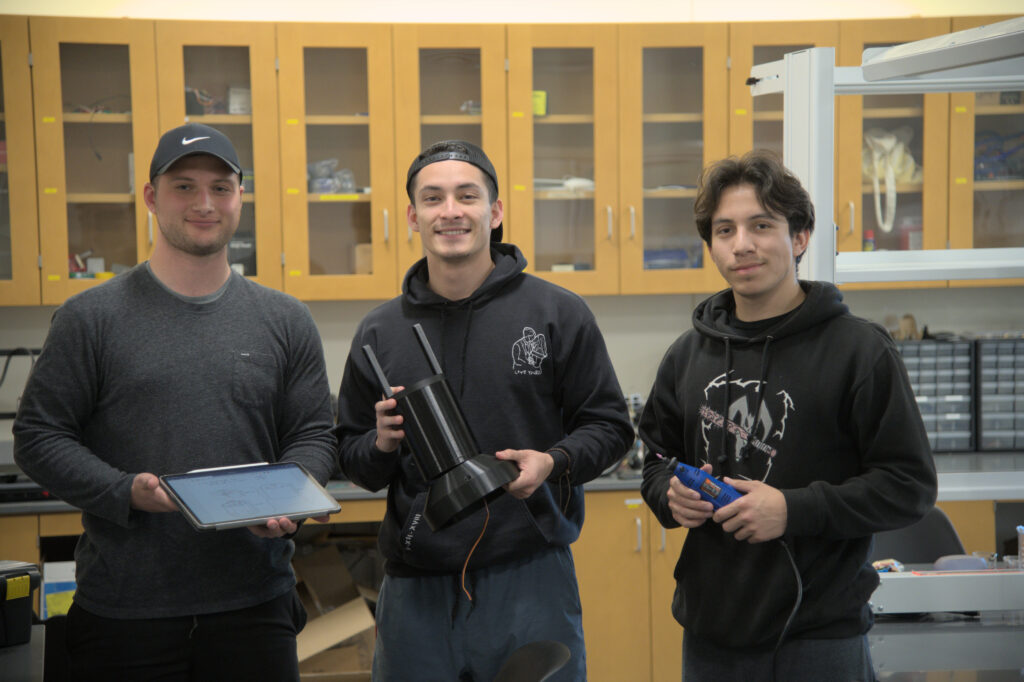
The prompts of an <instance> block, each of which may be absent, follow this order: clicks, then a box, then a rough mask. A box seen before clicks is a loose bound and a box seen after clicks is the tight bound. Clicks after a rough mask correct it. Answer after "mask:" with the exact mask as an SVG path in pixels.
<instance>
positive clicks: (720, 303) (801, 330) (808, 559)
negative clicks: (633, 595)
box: [639, 282, 937, 649]
mask: <svg viewBox="0 0 1024 682" xmlns="http://www.w3.org/2000/svg"><path fill="white" fill-rule="evenodd" d="M800 286H801V287H802V288H803V289H804V291H805V292H806V294H807V297H806V299H805V300H804V302H803V303H802V304H801V305H800V306H799V307H798V308H796V309H795V310H793V311H791V312H790V313H788V314H786V315H783V316H780V317H778V318H773V319H771V320H765V321H762V322H759V323H752V324H748V323H742V322H737V321H736V320H735V312H734V311H735V302H734V299H733V295H732V291H731V290H726V291H723V292H720V293H718V294H716V295H714V296H712V297H711V298H709V299H707V300H705V301H704V302H702V303H701V304H700V305H699V306H698V307H697V308H696V309H695V310H694V313H693V330H691V331H688V332H686V333H684V334H683V335H682V336H681V337H680V338H679V339H677V340H676V341H675V343H673V344H672V346H671V347H670V348H669V349H668V352H667V353H666V354H665V357H664V358H663V360H662V363H661V366H660V367H659V369H658V374H657V377H656V379H655V382H654V386H653V388H652V389H651V394H650V398H649V399H648V401H647V404H646V406H645V409H644V412H643V415H642V417H641V420H640V426H639V430H640V436H641V438H642V439H643V441H644V442H645V443H646V445H647V447H648V448H649V449H650V453H649V454H648V455H647V457H646V459H645V462H644V472H643V484H642V492H643V497H644V500H646V502H647V504H648V505H649V506H650V507H651V509H653V510H654V512H655V514H656V515H657V516H658V519H659V520H660V521H661V523H662V525H663V526H665V527H667V528H675V527H678V526H679V524H678V523H677V522H676V521H675V520H674V519H673V517H672V513H671V511H670V510H669V508H668V501H667V498H666V493H667V491H668V485H669V478H670V475H671V473H670V471H669V469H668V467H667V463H666V461H665V460H661V459H659V458H657V456H656V455H655V454H654V453H662V454H663V455H664V456H665V457H666V458H668V457H677V458H679V460H681V461H684V462H687V463H688V464H691V465H693V466H696V467H700V466H701V465H703V464H705V463H711V465H712V466H713V473H714V475H715V476H718V477H722V476H730V477H732V478H737V479H750V480H757V481H763V482H764V483H766V484H768V485H770V486H772V487H775V488H778V489H779V490H781V491H782V494H783V495H784V497H785V500H786V509H787V526H786V531H785V535H784V536H783V538H782V539H783V540H784V542H785V543H786V544H787V545H788V546H789V547H790V549H791V551H792V554H793V558H794V560H795V563H796V566H797V568H798V570H799V574H800V579H801V581H802V583H803V597H802V602H801V604H800V607H799V610H798V611H797V613H796V616H795V618H794V620H793V623H792V625H791V626H790V630H789V634H788V636H790V637H800V638H825V639H828V638H841V637H852V636H856V635H858V634H862V633H864V632H867V630H868V629H869V628H870V627H871V623H872V618H871V612H870V609H869V608H868V606H867V601H868V598H869V597H870V595H871V593H872V592H873V591H874V589H875V587H876V586H877V585H878V575H877V573H876V572H875V570H874V569H873V568H872V567H871V565H870V564H869V563H868V560H867V559H868V553H869V550H870V547H871V541H872V539H871V538H872V534H873V533H875V532H877V531H883V530H889V529H892V528H897V527H901V526H906V525H908V524H910V523H913V522H914V521H916V520H917V519H919V518H921V517H922V516H923V515H924V514H925V513H926V512H927V510H928V509H930V508H931V507H932V505H933V504H934V503H935V497H936V491H937V484H936V475H935V466H934V462H933V461H932V455H931V450H930V448H929V445H928V439H927V436H926V434H925V430H924V426H923V424H922V422H921V416H920V413H919V411H918V408H917V402H916V401H915V399H914V395H913V392H912V391H911V388H910V382H909V380H908V378H907V373H906V370H905V368H904V366H903V362H902V361H901V359H900V357H899V353H898V351H897V350H896V347H895V345H894V344H893V342H892V340H891V339H890V338H889V335H888V333H887V332H886V331H885V329H883V328H882V327H881V326H879V325H877V324H874V323H872V322H869V321H867V320H863V319H861V318H858V317H855V316H853V315H851V314H850V312H849V310H848V309H847V307H846V305H845V304H844V303H842V294H841V293H840V292H839V290H838V289H836V288H835V287H834V286H832V285H831V284H827V283H823V282H801V283H800ZM675 578H676V583H677V585H676V593H675V597H674V599H673V602H672V612H673V614H674V615H675V618H676V620H678V621H679V622H680V623H681V624H682V625H683V627H684V628H686V629H687V630H688V631H689V632H691V633H692V634H694V635H696V636H698V637H704V638H708V639H710V640H712V641H714V642H715V643H716V644H718V645H720V646H723V647H733V648H747V649H757V648H760V647H764V648H766V649H768V648H770V647H771V646H772V645H774V644H775V643H776V641H777V640H778V638H779V636H780V633H781V632H782V630H783V627H784V624H785V623H786V620H787V618H788V617H789V614H790V612H791V611H792V609H793V606H794V604H795V603H796V599H797V581H796V577H795V575H794V572H793V566H792V565H791V564H790V561H789V560H788V558H787V556H786V552H785V548H784V547H783V546H782V544H781V543H780V542H779V541H770V542H765V543H759V544H750V543H748V542H739V541H737V540H735V539H734V537H733V536H732V535H731V534H729V533H726V532H724V531H723V530H722V528H721V526H720V525H719V524H717V523H715V522H714V521H712V520H708V521H707V522H705V523H704V524H702V525H701V526H699V527H697V528H694V529H691V530H690V531H689V532H688V533H687V536H686V542H685V544H684V546H683V551H682V553H681V555H680V557H679V561H678V563H677V564H676V568H675Z"/></svg>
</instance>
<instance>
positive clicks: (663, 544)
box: [659, 526, 665, 552]
mask: <svg viewBox="0 0 1024 682" xmlns="http://www.w3.org/2000/svg"><path fill="white" fill-rule="evenodd" d="M659 551H662V552H664V551H665V526H662V527H661V549H660V550H659Z"/></svg>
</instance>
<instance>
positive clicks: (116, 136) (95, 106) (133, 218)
mask: <svg viewBox="0 0 1024 682" xmlns="http://www.w3.org/2000/svg"><path fill="white" fill-rule="evenodd" d="M29 29H30V37H31V44H32V58H33V82H34V83H35V86H34V89H33V103H34V105H35V136H36V137H35V139H36V155H37V165H38V188H37V192H38V195H37V196H38V205H39V241H40V253H41V254H42V302H43V303H44V304H57V303H61V302H62V301H64V299H66V298H67V297H69V296H71V295H72V294H74V293H77V292H79V291H83V290H84V289H86V288H88V287H90V286H93V285H94V284H96V282H97V281H101V280H97V279H94V278H93V277H92V276H91V275H92V274H93V273H95V272H117V271H118V270H119V269H122V268H127V267H130V266H133V265H136V264H137V263H139V262H141V261H143V260H145V259H146V258H147V257H148V255H149V249H150V246H151V243H152V241H151V239H150V238H149V233H148V230H147V226H148V221H147V215H148V212H147V210H146V206H145V203H144V201H143V199H142V192H141V191H140V190H141V188H142V186H143V185H144V184H145V183H146V182H147V181H148V179H149V177H148V168H149V154H151V153H152V150H153V149H154V148H155V147H156V142H157V139H158V137H159V136H158V132H157V110H156V102H157V93H156V79H155V77H154V76H155V74H156V67H155V64H154V56H155V53H154V49H153V22H151V21H136V20H129V19H58V18H52V17H38V18H37V17H32V18H31V19H30V20H29ZM141 150H147V151H146V152H145V156H143V152H142V151H141ZM136 153H138V154H139V158H138V159H136Z"/></svg>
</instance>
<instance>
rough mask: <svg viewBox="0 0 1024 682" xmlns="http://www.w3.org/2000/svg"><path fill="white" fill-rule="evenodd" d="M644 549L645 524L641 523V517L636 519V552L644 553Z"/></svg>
mask: <svg viewBox="0 0 1024 682" xmlns="http://www.w3.org/2000/svg"><path fill="white" fill-rule="evenodd" d="M643 548H644V524H643V523H641V521H640V517H637V518H636V550H635V551H637V552H639V551H642V550H643Z"/></svg>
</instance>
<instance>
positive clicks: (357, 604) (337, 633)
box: [292, 545, 376, 682]
mask: <svg viewBox="0 0 1024 682" xmlns="http://www.w3.org/2000/svg"><path fill="white" fill-rule="evenodd" d="M292 568H294V569H295V575H296V578H297V579H298V580H299V585H298V591H299V596H300V598H301V599H302V602H303V605H304V606H305V607H306V611H307V612H308V614H309V620H308V621H307V622H306V627H305V628H303V630H302V632H300V633H299V636H298V639H297V647H298V658H299V673H300V677H301V679H302V680H303V681H306V680H310V681H312V680H316V681H317V682H342V681H344V682H354V681H360V682H362V681H363V680H367V681H368V680H369V679H370V667H371V665H372V662H373V647H374V638H375V628H376V624H375V623H374V620H373V614H371V613H370V608H369V607H368V606H367V604H366V600H365V599H364V598H363V596H362V593H361V590H360V588H359V587H358V586H357V585H356V583H355V581H354V580H353V579H352V574H351V573H350V572H349V570H348V567H347V566H346V565H345V562H344V560H343V559H342V556H341V553H340V552H339V551H338V549H337V547H335V546H334V545H326V546H324V547H321V548H319V549H317V550H315V551H313V552H310V553H308V554H304V555H301V556H296V557H295V558H294V559H292Z"/></svg>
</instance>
